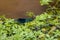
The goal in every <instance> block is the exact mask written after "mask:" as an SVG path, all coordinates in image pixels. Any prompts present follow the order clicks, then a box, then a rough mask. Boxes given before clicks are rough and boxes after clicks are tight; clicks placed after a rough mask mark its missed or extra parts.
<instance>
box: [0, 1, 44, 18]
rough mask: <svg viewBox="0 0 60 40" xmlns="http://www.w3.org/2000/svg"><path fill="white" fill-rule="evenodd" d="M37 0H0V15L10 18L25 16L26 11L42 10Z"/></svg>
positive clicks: (37, 11)
mask: <svg viewBox="0 0 60 40" xmlns="http://www.w3.org/2000/svg"><path fill="white" fill-rule="evenodd" d="M43 9H44V8H42V7H41V6H40V4H39V0H0V15H6V17H11V18H26V13H25V12H27V11H33V12H35V14H39V13H41V12H42V10H43Z"/></svg>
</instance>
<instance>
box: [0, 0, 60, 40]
mask: <svg viewBox="0 0 60 40" xmlns="http://www.w3.org/2000/svg"><path fill="white" fill-rule="evenodd" d="M51 1H52V0H51ZM51 1H50V0H47V1H45V0H41V4H42V5H47V4H48V8H47V9H46V12H43V13H42V14H41V15H37V16H36V17H35V19H34V20H33V21H31V22H26V23H24V24H21V23H18V22H17V21H15V19H11V18H5V17H4V16H1V17H0V40H60V0H56V4H55V5H53V6H51V5H50V4H49V2H51ZM52 2H53V1H52ZM45 3H46V4H45ZM30 13H31V14H32V12H30ZM30 16H31V15H30Z"/></svg>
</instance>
